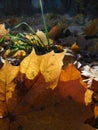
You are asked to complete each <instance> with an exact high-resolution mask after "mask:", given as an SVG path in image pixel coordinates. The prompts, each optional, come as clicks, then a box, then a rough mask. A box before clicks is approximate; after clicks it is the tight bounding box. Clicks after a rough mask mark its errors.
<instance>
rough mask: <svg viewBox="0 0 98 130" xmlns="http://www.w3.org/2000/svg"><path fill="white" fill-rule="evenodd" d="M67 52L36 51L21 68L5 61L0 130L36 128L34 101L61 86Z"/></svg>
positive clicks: (0, 77)
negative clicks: (39, 53)
mask: <svg viewBox="0 0 98 130" xmlns="http://www.w3.org/2000/svg"><path fill="white" fill-rule="evenodd" d="M64 55H65V52H62V53H54V52H49V53H47V54H45V55H42V56H38V55H36V53H35V51H34V50H33V51H32V52H31V54H30V55H29V56H28V57H26V58H25V59H24V60H23V61H22V62H21V64H20V66H18V67H15V66H12V65H10V64H9V63H8V62H7V61H6V62H5V63H4V65H3V67H2V68H1V69H0V106H2V107H0V117H1V118H2V119H0V130H13V129H14V130H19V129H24V130H27V129H32V121H33V119H32V114H33V113H32V111H33V109H32V108H33V107H34V103H35V101H36V102H37V99H38V98H40V97H41V96H43V93H45V92H47V91H48V89H47V88H52V89H54V88H55V87H56V86H57V83H58V79H59V75H60V73H61V68H62V65H63V63H62V60H63V57H64ZM9 72H10V73H9ZM4 124H5V125H4Z"/></svg>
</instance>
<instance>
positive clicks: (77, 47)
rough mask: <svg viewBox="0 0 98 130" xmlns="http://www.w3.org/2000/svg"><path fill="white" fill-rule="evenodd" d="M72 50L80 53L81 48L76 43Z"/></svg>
mask: <svg viewBox="0 0 98 130" xmlns="http://www.w3.org/2000/svg"><path fill="white" fill-rule="evenodd" d="M71 49H72V50H73V51H79V50H80V47H79V46H78V45H77V43H76V42H75V43H74V44H72V46H71Z"/></svg>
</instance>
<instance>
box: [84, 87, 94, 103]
mask: <svg viewBox="0 0 98 130" xmlns="http://www.w3.org/2000/svg"><path fill="white" fill-rule="evenodd" d="M93 93H94V92H93V91H92V90H90V89H87V90H86V92H85V98H84V100H85V104H86V105H88V104H90V103H92V95H93Z"/></svg>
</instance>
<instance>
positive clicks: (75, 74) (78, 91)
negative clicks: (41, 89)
mask: <svg viewBox="0 0 98 130" xmlns="http://www.w3.org/2000/svg"><path fill="white" fill-rule="evenodd" d="M58 88H59V91H60V93H61V95H62V96H63V97H64V98H66V97H71V98H72V99H73V100H75V101H77V102H80V103H85V101H84V97H85V96H84V95H85V91H86V84H85V83H84V82H83V81H82V77H81V73H80V72H79V71H78V70H77V69H76V67H75V65H74V64H69V65H68V66H67V67H66V68H65V69H64V70H62V71H61V75H60V81H59V83H58Z"/></svg>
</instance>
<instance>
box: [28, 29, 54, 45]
mask: <svg viewBox="0 0 98 130" xmlns="http://www.w3.org/2000/svg"><path fill="white" fill-rule="evenodd" d="M26 38H27V39H28V40H30V42H31V43H32V44H36V45H39V44H40V45H41V46H47V45H48V40H47V37H46V34H45V33H43V32H42V31H39V30H37V32H36V34H35V35H33V34H26ZM52 42H53V41H52V39H49V43H50V44H52Z"/></svg>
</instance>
